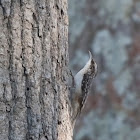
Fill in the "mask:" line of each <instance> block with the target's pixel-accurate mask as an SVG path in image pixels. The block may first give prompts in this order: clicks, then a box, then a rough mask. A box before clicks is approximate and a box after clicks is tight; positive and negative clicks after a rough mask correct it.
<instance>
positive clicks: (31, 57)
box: [0, 0, 72, 140]
mask: <svg viewBox="0 0 140 140" xmlns="http://www.w3.org/2000/svg"><path fill="white" fill-rule="evenodd" d="M67 37H68V17H67V1H66V0H57V1H56V0H51V1H50V0H41V1H38V0H0V140H29V139H30V140H57V139H58V140H71V136H72V129H71V122H70V116H69V104H68V88H67V79H68V68H67V66H68V39H67Z"/></svg>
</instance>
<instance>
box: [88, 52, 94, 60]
mask: <svg viewBox="0 0 140 140" xmlns="http://www.w3.org/2000/svg"><path fill="white" fill-rule="evenodd" d="M88 52H89V58H90V59H92V58H93V57H92V54H91V52H90V51H88Z"/></svg>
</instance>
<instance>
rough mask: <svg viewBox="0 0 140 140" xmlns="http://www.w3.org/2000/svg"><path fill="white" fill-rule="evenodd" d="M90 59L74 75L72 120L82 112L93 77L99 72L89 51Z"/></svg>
mask: <svg viewBox="0 0 140 140" xmlns="http://www.w3.org/2000/svg"><path fill="white" fill-rule="evenodd" d="M89 56H90V58H89V61H88V62H87V63H86V65H85V66H84V68H83V69H81V70H80V71H79V72H78V73H77V74H76V75H75V76H74V86H75V87H74V88H73V91H72V93H71V103H72V109H73V112H72V120H73V121H75V119H76V117H77V116H78V115H79V114H80V113H81V110H82V108H83V106H84V104H85V101H86V99H87V96H88V92H89V89H90V85H91V83H92V79H93V78H94V77H95V76H96V74H97V64H96V62H95V61H94V60H93V57H92V55H91V52H90V51H89Z"/></svg>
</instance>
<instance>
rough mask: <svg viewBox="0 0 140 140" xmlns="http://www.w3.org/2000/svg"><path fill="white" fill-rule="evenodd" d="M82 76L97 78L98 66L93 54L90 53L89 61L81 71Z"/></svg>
mask: <svg viewBox="0 0 140 140" xmlns="http://www.w3.org/2000/svg"><path fill="white" fill-rule="evenodd" d="M81 72H82V74H83V75H84V74H88V75H91V77H95V76H96V74H97V64H96V62H95V61H94V59H93V56H92V54H91V52H90V51H89V60H88V62H87V63H86V65H85V66H84V68H83V69H81Z"/></svg>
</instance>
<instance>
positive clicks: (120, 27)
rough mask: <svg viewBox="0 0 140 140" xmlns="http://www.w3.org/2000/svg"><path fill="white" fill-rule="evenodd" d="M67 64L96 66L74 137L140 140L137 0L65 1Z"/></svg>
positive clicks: (81, 139) (139, 10)
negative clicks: (90, 59) (91, 56)
mask: <svg viewBox="0 0 140 140" xmlns="http://www.w3.org/2000/svg"><path fill="white" fill-rule="evenodd" d="M69 18H70V27H69V43H70V62H71V68H72V69H73V71H74V73H75V72H77V71H78V70H79V69H80V68H81V67H83V66H84V64H85V63H86V61H87V59H88V50H91V52H92V53H93V54H94V58H95V59H96V61H97V64H98V75H97V77H96V79H95V80H94V81H93V86H92V88H91V93H90V95H89V98H88V102H87V104H86V107H85V109H84V111H83V113H82V115H81V117H80V119H79V121H77V126H76V128H75V136H74V139H75V140H140V109H139V106H140V94H139V93H140V0H80V1H78V0H70V1H69Z"/></svg>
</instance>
